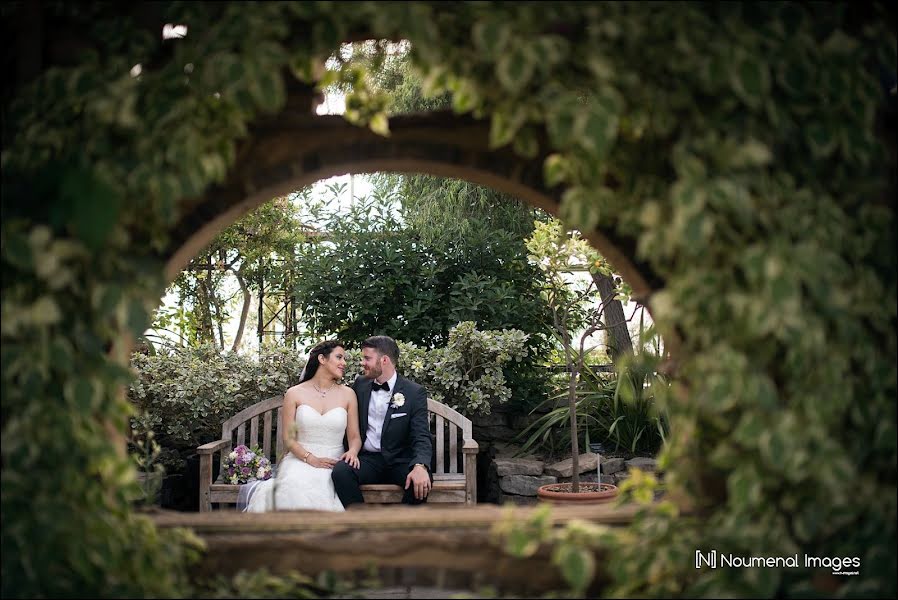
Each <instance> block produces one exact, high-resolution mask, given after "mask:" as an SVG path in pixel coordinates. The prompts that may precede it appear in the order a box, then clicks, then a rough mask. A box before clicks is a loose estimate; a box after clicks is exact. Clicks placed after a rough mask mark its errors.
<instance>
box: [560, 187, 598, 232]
mask: <svg viewBox="0 0 898 600" xmlns="http://www.w3.org/2000/svg"><path fill="white" fill-rule="evenodd" d="M559 216H560V217H561V219H562V220H563V221H564V222H565V224H566V225H567V226H568V227H570V228H572V229H579V230H580V231H592V230H593V229H595V228H596V225H598V224H599V198H598V195H597V194H595V193H592V192H591V191H590V190H587V189H586V188H583V187H574V188H571V189H569V190H567V191H566V192H565V193H564V195H563V196H562V198H561V210H560V214H559Z"/></svg>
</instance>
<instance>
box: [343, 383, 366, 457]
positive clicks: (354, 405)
mask: <svg viewBox="0 0 898 600" xmlns="http://www.w3.org/2000/svg"><path fill="white" fill-rule="evenodd" d="M349 395H350V399H349V408H348V409H347V411H346V412H348V413H349V418H348V419H347V420H346V439H347V441H348V442H349V451H350V452H352V453H353V454H356V455H358V453H359V451H360V450H361V449H362V435H361V433H359V401H358V399H357V398H356V396H355V392H354V391H353V390H351V389H350V390H349Z"/></svg>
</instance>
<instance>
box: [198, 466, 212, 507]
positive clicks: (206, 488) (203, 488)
mask: <svg viewBox="0 0 898 600" xmlns="http://www.w3.org/2000/svg"><path fill="white" fill-rule="evenodd" d="M211 488H212V455H211V454H202V455H200V512H211V511H212V500H211V496H210V494H211Z"/></svg>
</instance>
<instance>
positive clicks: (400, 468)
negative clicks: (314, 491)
mask: <svg viewBox="0 0 898 600" xmlns="http://www.w3.org/2000/svg"><path fill="white" fill-rule="evenodd" d="M408 473H409V469H408V463H406V462H401V463H398V464H394V465H388V464H387V462H386V461H385V460H384V457H383V454H381V453H380V452H365V451H362V453H361V454H359V468H358V469H354V468H352V467H350V466H349V465H348V464H346V463H345V462H342V461H340V462H338V463H337V464H335V465H334V469H333V472H332V473H331V479H333V481H334V489H335V490H336V491H337V496H339V497H340V502H342V503H343V506H345V507H348V506H349V505H350V504H356V503H359V502H364V501H365V498H364V497H363V496H362V491H361V490H360V489H359V486H362V485H366V484H369V483H392V484H395V485H398V486H399V487H402V488H404V487H405V478H406V477H408ZM430 481H431V483H433V475H430ZM404 491H405V493H404V494H403V496H402V503H403V504H424V503H425V502H427V498H425V499H423V500H418V499H417V498H415V486H413V485H410V486H408V489H407V490H404Z"/></svg>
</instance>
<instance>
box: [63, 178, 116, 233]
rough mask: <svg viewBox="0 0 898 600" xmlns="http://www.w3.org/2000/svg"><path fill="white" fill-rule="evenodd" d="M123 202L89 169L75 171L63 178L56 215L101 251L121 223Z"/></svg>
mask: <svg viewBox="0 0 898 600" xmlns="http://www.w3.org/2000/svg"><path fill="white" fill-rule="evenodd" d="M120 201H121V199H120V198H119V197H118V196H117V195H116V193H115V191H113V190H112V188H110V187H109V186H107V185H106V184H105V183H103V182H102V181H100V180H99V179H98V178H97V177H95V176H94V174H93V173H92V172H91V171H89V170H87V169H80V168H71V169H69V170H68V171H67V172H66V173H65V174H64V175H63V177H62V183H61V186H60V190H59V199H58V200H57V202H55V203H54V207H55V209H54V208H51V210H52V211H54V214H56V215H57V218H60V219H64V220H65V221H66V222H67V224H68V225H69V226H70V227H71V228H72V230H73V231H74V233H75V234H76V235H77V236H78V237H79V238H81V240H82V241H83V242H84V243H85V244H86V245H87V246H88V247H89V248H91V249H93V250H98V249H99V248H100V247H101V246H102V245H103V244H104V243H105V242H106V240H107V239H108V238H109V235H110V234H111V233H112V229H113V227H114V226H115V223H116V221H117V220H118V215H119V211H120V210H121V204H120Z"/></svg>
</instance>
